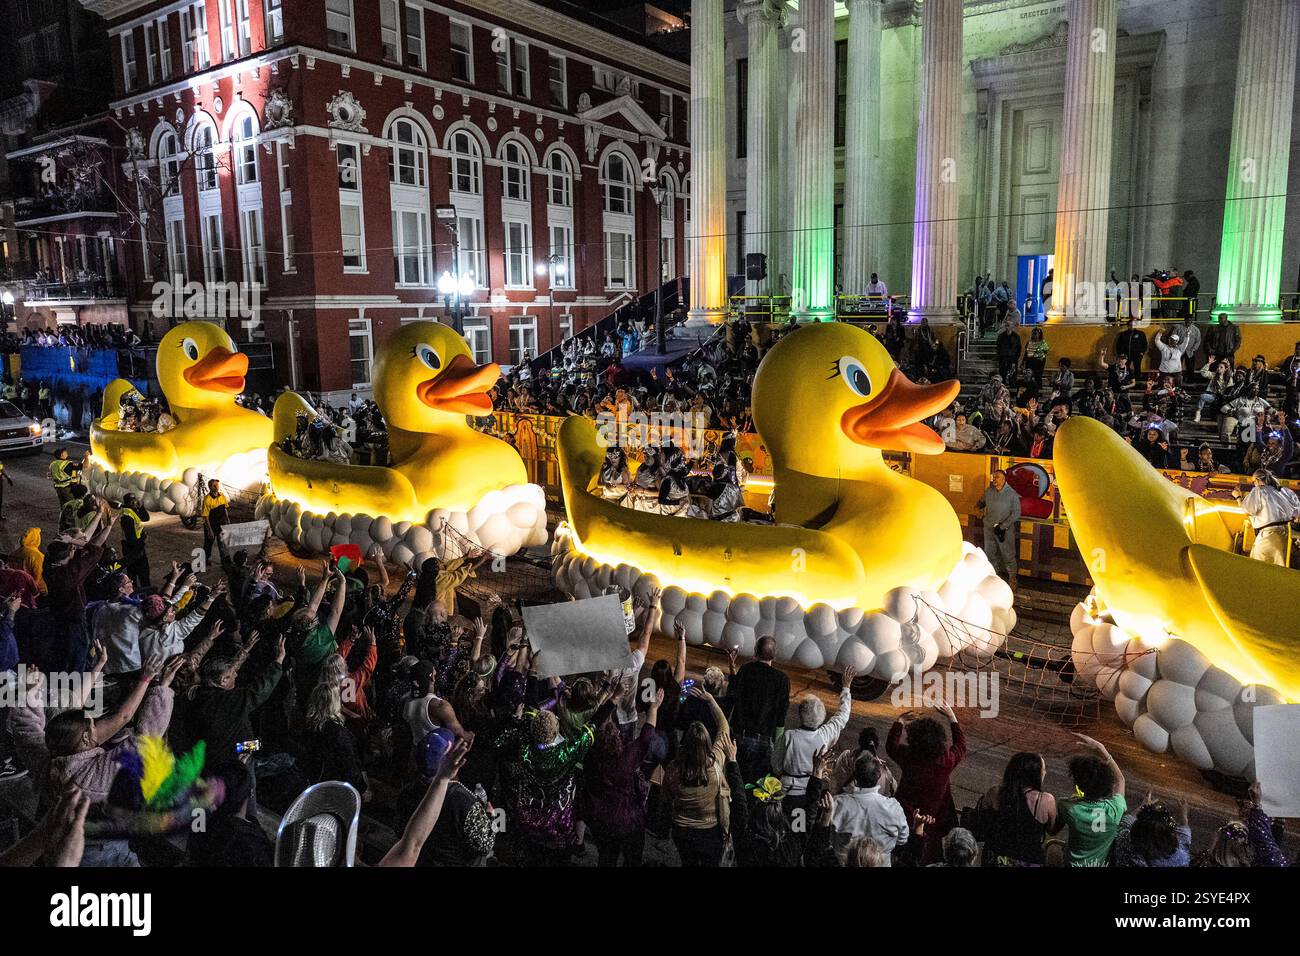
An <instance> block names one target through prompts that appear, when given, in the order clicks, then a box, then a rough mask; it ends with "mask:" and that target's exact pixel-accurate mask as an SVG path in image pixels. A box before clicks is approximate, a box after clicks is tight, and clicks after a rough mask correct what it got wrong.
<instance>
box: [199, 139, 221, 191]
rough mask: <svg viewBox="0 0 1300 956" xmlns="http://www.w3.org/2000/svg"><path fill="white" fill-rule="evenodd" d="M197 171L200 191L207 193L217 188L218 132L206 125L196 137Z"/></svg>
mask: <svg viewBox="0 0 1300 956" xmlns="http://www.w3.org/2000/svg"><path fill="white" fill-rule="evenodd" d="M194 152H195V156H194V160H195V169H196V171H197V173H198V178H199V189H201V190H204V191H207V190H209V189H216V188H217V131H216V130H215V129H214V128H213V127H211V126H209V125H208V124H207V123H204V124H203V125H202V126H200V127H199V130H198V133H197V135H195V137H194Z"/></svg>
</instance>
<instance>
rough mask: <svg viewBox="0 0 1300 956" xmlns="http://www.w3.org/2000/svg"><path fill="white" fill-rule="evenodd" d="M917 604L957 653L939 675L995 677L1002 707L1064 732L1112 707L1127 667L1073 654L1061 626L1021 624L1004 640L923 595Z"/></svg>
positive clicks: (944, 663) (1087, 654) (1127, 661)
mask: <svg viewBox="0 0 1300 956" xmlns="http://www.w3.org/2000/svg"><path fill="white" fill-rule="evenodd" d="M916 601H917V603H918V604H919V605H923V606H924V607H925V608H927V609H928V610H929V611H930V612H931V613H932V614H933V615H934V616H935V618H936V619H937V620H938V621H939V624H940V626H941V627H942V628H943V633H944V636H945V637H946V638H947V641H948V644H949V645H950V646H951V647H952V648H953V649H954V653H953V655H952V656H951V657H949V658H946V659H942V660H940V661H939V662H938V663H937V664H936V665H935V667H934V669H935V670H938V671H941V672H947V673H953V674H960V675H963V676H967V677H969V676H971V675H974V676H975V678H976V679H978V678H980V676H981V675H993V674H996V675H997V677H996V687H997V694H998V697H999V703H1000V704H1001V705H1002V706H1014V707H1016V708H1018V709H1021V710H1024V711H1028V712H1029V713H1032V714H1035V715H1038V716H1042V717H1046V718H1048V719H1050V720H1052V721H1055V722H1056V723H1058V724H1060V725H1061V726H1063V727H1078V726H1084V725H1086V724H1090V723H1093V722H1095V721H1097V720H1098V719H1100V717H1101V715H1102V710H1103V706H1105V707H1107V708H1108V707H1109V702H1108V697H1107V695H1109V696H1110V697H1113V696H1114V690H1115V686H1116V684H1117V683H1118V681H1119V675H1120V673H1121V672H1122V671H1123V667H1116V666H1115V663H1116V662H1115V661H1114V660H1113V659H1111V658H1105V659H1103V658H1102V657H1101V656H1100V655H1097V654H1095V653H1093V652H1091V651H1089V652H1073V651H1072V650H1071V646H1070V644H1069V643H1068V641H1069V638H1068V631H1067V632H1066V635H1067V636H1066V637H1065V638H1064V639H1063V638H1062V636H1061V634H1060V630H1061V629H1060V626H1059V624H1058V625H1050V624H1047V623H1045V622H1040V621H1037V620H1033V619H1029V620H1025V621H1019V620H1018V621H1017V624H1016V627H1015V628H1014V629H1013V631H1012V633H1010V634H1007V635H1006V637H1005V639H1004V638H1003V636H1002V635H1001V634H999V633H998V632H996V631H993V630H990V629H989V628H986V627H981V626H980V625H978V624H972V623H971V622H970V621H966V620H963V619H962V618H959V617H957V616H956V615H954V614H949V613H948V612H947V611H945V610H944V609H943V608H942V607H937V606H936V605H934V604H931V603H929V602H928V601H926V600H925V599H924V598H923V597H921V596H920V595H917V596H916ZM1122 663H1124V664H1125V665H1129V664H1132V659H1131V658H1125V659H1124V661H1123V662H1122ZM1099 675H1100V676H1099ZM985 679H986V680H987V676H986V677H985ZM1103 688H1104V689H1105V691H1106V694H1103V693H1102V689H1103Z"/></svg>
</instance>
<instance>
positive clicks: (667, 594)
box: [659, 584, 686, 614]
mask: <svg viewBox="0 0 1300 956" xmlns="http://www.w3.org/2000/svg"><path fill="white" fill-rule="evenodd" d="M659 606H660V607H661V608H663V609H664V613H665V614H680V613H681V611H682V609H683V608H685V607H686V592H685V591H683V590H682V589H681V588H679V587H678V586H677V585H675V584H670V585H669V586H668V587H666V588H664V590H663V594H661V595H660V597H659Z"/></svg>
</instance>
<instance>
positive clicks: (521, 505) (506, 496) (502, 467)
mask: <svg viewBox="0 0 1300 956" xmlns="http://www.w3.org/2000/svg"><path fill="white" fill-rule="evenodd" d="M373 374H374V383H375V384H374V399H375V402H376V404H377V405H378V406H379V409H380V412H381V413H382V414H383V416H384V421H385V422H386V423H387V430H388V441H389V445H388V448H389V458H390V463H389V464H388V465H387V466H384V465H353V464H346V463H340V462H335V461H324V460H312V459H306V458H303V457H299V456H297V455H295V454H293V453H291V452H290V451H289V450H286V448H287V446H288V443H289V441H290V440H291V439H292V438H293V436H294V435H295V434H297V433H298V431H299V429H300V427H301V423H302V422H304V421H305V422H310V421H312V420H314V419H315V418H316V417H317V413H316V411H315V409H313V408H312V407H311V405H310V404H309V403H308V402H306V401H305V400H304V399H303V398H302V397H301V396H299V395H297V394H295V393H293V392H286V393H285V394H283V395H281V396H280V397H279V398H278V399H277V400H276V403H275V408H274V411H273V414H272V421H273V422H274V439H273V443H272V445H271V448H270V449H269V451H268V453H267V454H268V470H269V473H270V480H271V489H270V491H268V493H267V494H266V495H264V496H263V497H262V498H261V500H259V502H258V504H257V517H259V518H265V519H266V520H268V521H269V522H270V524H271V530H272V531H273V532H274V533H275V534H276V536H278V537H279V538H281V539H283V540H285V541H286V542H288V543H290V544H291V545H293V546H294V547H295V548H298V549H300V550H302V551H305V552H310V553H323V552H325V551H328V550H329V549H330V548H331V547H335V546H338V545H345V544H348V545H356V546H358V547H360V548H361V550H362V552H363V553H369V552H370V550H371V549H372V548H373V547H374V545H379V546H380V547H381V548H382V549H383V552H384V556H385V557H386V558H388V559H389V560H390V561H393V562H394V563H397V564H402V565H407V566H409V567H418V566H419V565H420V564H421V563H422V562H423V561H424V560H425V559H426V558H428V557H431V556H435V555H436V556H438V557H449V556H451V557H454V556H459V555H460V554H462V553H464V551H465V550H466V549H467V548H473V549H482V550H486V551H490V552H492V553H494V554H499V555H510V554H513V553H514V552H516V551H518V550H519V549H520V548H522V547H526V546H529V545H535V544H544V543H545V541H546V496H545V493H544V492H543V490H542V489H541V488H540V487H539V486H537V485H534V484H530V483H529V482H528V476H527V473H526V472H525V470H524V463H523V460H522V459H521V458H520V457H519V453H518V452H517V451H516V450H515V449H514V448H512V447H511V446H510V445H508V444H507V443H505V442H503V441H501V440H500V439H497V438H493V437H491V436H489V435H485V434H483V433H481V432H478V431H476V430H474V429H473V428H472V427H470V424H469V420H468V416H478V415H485V414H489V413H490V412H491V410H492V403H491V398H490V396H489V394H488V392H489V390H490V389H491V388H492V386H493V385H495V384H496V382H497V380H498V379H499V378H500V376H501V370H500V368H499V367H498V366H497V365H495V364H488V365H481V366H480V365H476V364H475V363H474V360H473V358H472V356H471V354H470V351H469V347H468V346H467V345H466V344H465V340H464V339H463V338H462V337H461V336H459V335H457V334H456V332H455V331H454V330H452V329H450V328H448V327H447V326H445V325H440V324H439V323H437V322H411V323H408V324H406V325H403V326H402V327H401V329H400V330H399V331H397V332H396V333H395V334H394V335H393V336H392V337H390V338H389V339H388V341H387V342H385V343H384V345H383V346H382V347H381V348H380V349H379V352H378V354H377V355H376V356H375V364H374V372H373Z"/></svg>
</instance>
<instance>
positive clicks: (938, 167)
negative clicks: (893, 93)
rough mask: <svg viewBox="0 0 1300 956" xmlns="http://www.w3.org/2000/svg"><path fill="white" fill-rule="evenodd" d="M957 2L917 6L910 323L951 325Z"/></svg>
mask: <svg viewBox="0 0 1300 956" xmlns="http://www.w3.org/2000/svg"><path fill="white" fill-rule="evenodd" d="M962 28H963V22H962V0H926V2H925V3H924V4H922V6H921V51H922V52H921V116H920V120H919V122H918V124H917V134H916V212H915V216H914V219H915V224H914V227H913V238H912V307H911V309H910V311H909V317H910V318H911V319H912V320H914V321H916V320H919V319H921V318H926V319H928V320H929V321H930V322H951V321H953V320H954V319H956V317H957V200H958V193H959V183H958V177H957V173H958V155H957V154H958V151H959V148H960V146H961V76H962Z"/></svg>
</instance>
